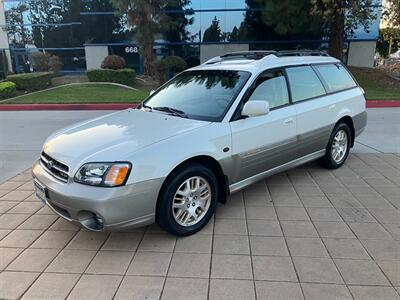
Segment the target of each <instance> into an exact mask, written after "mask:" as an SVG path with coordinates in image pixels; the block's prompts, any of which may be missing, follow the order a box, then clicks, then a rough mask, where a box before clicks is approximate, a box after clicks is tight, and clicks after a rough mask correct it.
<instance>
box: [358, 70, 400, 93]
mask: <svg viewBox="0 0 400 300" xmlns="http://www.w3.org/2000/svg"><path fill="white" fill-rule="evenodd" d="M350 70H351V72H352V73H353V75H354V77H356V79H357V81H358V82H359V84H360V85H361V86H362V87H363V88H364V90H365V92H366V94H367V100H400V81H399V80H396V79H394V78H392V77H390V76H389V75H387V73H386V72H385V71H384V70H380V69H368V68H355V67H351V68H350Z"/></svg>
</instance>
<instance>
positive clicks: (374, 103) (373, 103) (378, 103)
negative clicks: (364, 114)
mask: <svg viewBox="0 0 400 300" xmlns="http://www.w3.org/2000/svg"><path fill="white" fill-rule="evenodd" d="M385 107H400V101H398V100H393V101H386V100H368V101H367V108H385Z"/></svg>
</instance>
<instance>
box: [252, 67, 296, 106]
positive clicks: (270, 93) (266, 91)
mask: <svg viewBox="0 0 400 300" xmlns="http://www.w3.org/2000/svg"><path fill="white" fill-rule="evenodd" d="M249 101H268V102H269V105H270V108H274V107H279V106H283V105H286V104H289V94H288V89H287V85H286V79H285V76H284V75H283V73H282V72H281V71H278V72H271V73H267V74H264V75H262V76H261V77H260V78H258V79H257V87H256V89H255V90H254V92H253V93H252V95H251V96H250V99H249Z"/></svg>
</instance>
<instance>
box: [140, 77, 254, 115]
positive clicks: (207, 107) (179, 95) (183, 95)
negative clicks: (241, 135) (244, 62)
mask: <svg viewBox="0 0 400 300" xmlns="http://www.w3.org/2000/svg"><path fill="white" fill-rule="evenodd" d="M249 77H250V73H248V72H241V71H211V70H206V71H188V72H183V73H181V74H180V75H178V76H177V77H175V78H174V79H173V80H171V81H170V82H168V83H167V84H166V85H164V86H163V87H162V89H161V90H159V91H158V92H157V93H156V94H154V95H153V96H151V98H150V99H149V100H148V101H147V102H146V103H145V104H146V105H148V106H150V107H152V108H153V109H154V108H155V107H170V108H174V109H177V110H180V111H182V112H185V113H186V114H187V115H188V117H189V118H193V119H199V120H208V121H220V120H221V119H222V118H223V116H224V115H225V113H226V111H227V110H228V109H229V107H230V106H231V104H232V101H234V100H235V97H236V95H237V94H238V93H239V91H240V90H241V89H242V88H243V86H244V84H245V83H246V81H247V80H248V78H249Z"/></svg>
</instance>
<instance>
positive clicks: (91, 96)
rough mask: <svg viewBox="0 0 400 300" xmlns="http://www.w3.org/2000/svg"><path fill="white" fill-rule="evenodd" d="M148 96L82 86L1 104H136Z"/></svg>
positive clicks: (107, 87) (103, 86)
mask: <svg viewBox="0 0 400 300" xmlns="http://www.w3.org/2000/svg"><path fill="white" fill-rule="evenodd" d="M148 94H149V93H148V92H143V91H135V90H132V89H127V88H124V87H120V86H115V85H107V84H80V85H72V86H61V87H57V88H55V89H52V90H48V91H41V92H38V93H34V94H27V95H23V96H20V97H18V98H15V99H14V100H11V101H5V102H1V103H2V104H34V103H135V102H141V101H143V100H144V99H145V98H146V97H147V96H148Z"/></svg>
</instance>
